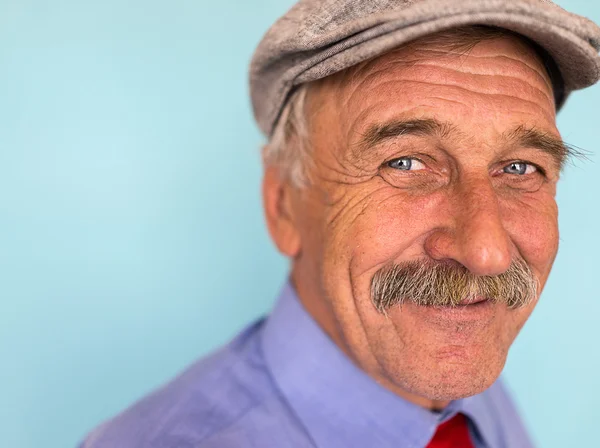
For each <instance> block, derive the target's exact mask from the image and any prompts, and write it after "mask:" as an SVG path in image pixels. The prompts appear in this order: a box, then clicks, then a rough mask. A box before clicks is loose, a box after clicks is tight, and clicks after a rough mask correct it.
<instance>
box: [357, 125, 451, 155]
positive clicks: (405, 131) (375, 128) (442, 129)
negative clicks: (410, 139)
mask: <svg viewBox="0 0 600 448" xmlns="http://www.w3.org/2000/svg"><path fill="white" fill-rule="evenodd" d="M452 131H456V128H455V127H454V126H453V125H451V124H449V123H442V122H440V121H438V120H434V119H432V118H425V119H415V120H406V121H402V120H395V121H391V122H389V123H384V124H374V125H372V126H371V127H369V129H367V131H366V132H365V133H364V134H363V135H362V137H361V139H360V142H359V143H358V147H359V148H360V149H369V148H372V147H374V146H377V145H379V144H380V143H382V142H384V141H386V140H391V139H394V138H397V137H402V136H406V135H417V136H419V137H430V136H437V137H440V138H444V137H446V136H447V135H448V134H449V133H450V132H452Z"/></svg>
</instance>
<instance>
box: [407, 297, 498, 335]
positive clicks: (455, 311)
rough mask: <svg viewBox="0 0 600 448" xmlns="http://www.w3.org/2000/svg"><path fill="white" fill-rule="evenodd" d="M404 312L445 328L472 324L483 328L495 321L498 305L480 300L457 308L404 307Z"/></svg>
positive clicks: (413, 305)
mask: <svg viewBox="0 0 600 448" xmlns="http://www.w3.org/2000/svg"><path fill="white" fill-rule="evenodd" d="M404 307H405V310H406V312H409V313H410V314H413V315H414V316H418V318H420V319H423V321H424V322H428V323H429V324H431V325H434V326H441V327H443V328H446V327H447V326H448V325H450V326H453V325H455V324H458V323H460V324H473V325H477V326H482V325H483V326H484V325H487V324H489V323H490V322H492V321H493V320H494V319H495V316H496V315H497V313H498V311H499V309H498V303H495V302H494V301H492V300H488V299H485V298H483V299H480V300H477V301H473V300H470V301H467V304H459V305H457V306H419V305H415V304H406V305H404Z"/></svg>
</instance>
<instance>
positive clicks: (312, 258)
mask: <svg viewBox="0 0 600 448" xmlns="http://www.w3.org/2000/svg"><path fill="white" fill-rule="evenodd" d="M307 107H308V111H309V117H310V118H309V129H310V145H311V149H310V153H311V156H310V164H309V165H308V175H309V177H310V183H309V185H308V186H306V187H305V188H294V187H292V186H288V185H286V184H285V183H282V182H280V181H278V180H276V179H277V176H276V174H274V173H273V172H270V170H272V168H268V169H267V173H266V176H265V184H264V192H265V206H266V210H267V217H268V221H269V228H270V231H271V234H272V236H273V238H274V240H275V241H276V243H277V245H278V246H279V248H280V249H281V250H282V251H283V252H284V253H286V254H287V255H289V256H290V257H292V259H293V272H292V278H293V281H294V284H295V286H296V289H297V291H298V294H299V296H300V298H301V300H302V302H303V303H304V305H305V307H306V308H307V310H308V311H309V312H310V313H311V315H312V316H313V317H314V318H315V319H316V320H317V322H318V323H319V324H320V326H321V327H322V328H323V329H324V330H325V331H326V332H327V333H328V334H329V335H330V337H331V338H332V339H333V340H334V341H335V342H336V343H337V345H338V346H339V347H340V348H341V349H342V350H343V351H344V352H345V353H346V354H347V355H348V356H349V357H350V358H351V359H352V360H353V361H354V362H355V363H356V364H357V365H358V366H359V367H360V368H362V369H363V370H364V371H366V372H367V373H368V374H369V375H371V376H372V377H373V378H375V379H376V380H377V381H378V382H379V383H380V384H382V385H384V386H385V387H387V388H389V389H391V390H393V391H394V392H396V393H398V394H399V395H401V396H403V397H405V398H408V399H409V400H411V401H413V402H415V403H418V404H421V405H423V406H426V407H433V406H436V405H438V406H443V405H444V403H446V402H447V401H448V400H452V399H456V398H460V397H466V396H471V395H474V394H477V393H479V392H481V391H483V390H485V389H486V388H487V387H489V386H490V385H491V384H492V383H493V382H494V381H495V380H496V378H497V377H498V375H499V374H500V372H501V370H502V368H503V366H504V363H505V360H506V356H507V352H508V349H509V347H510V345H511V344H512V342H513V340H514V338H515V337H516V335H517V333H518V332H519V330H520V329H521V327H522V326H523V324H524V323H525V321H526V320H527V318H528V317H529V315H530V313H531V312H532V310H533V308H534V306H535V304H536V302H537V299H538V295H539V292H540V291H541V289H542V288H543V286H544V284H545V282H546V280H547V278H548V275H549V273H550V270H551V267H552V264H553V261H554V258H555V256H556V252H557V249H558V228H557V207H556V203H555V191H556V183H557V181H558V177H559V172H560V164H561V157H562V156H563V154H562V152H561V143H560V135H559V133H558V130H557V129H556V124H555V108H554V99H553V92H552V86H551V83H550V80H549V78H548V75H547V73H546V71H545V69H544V67H543V65H542V63H541V62H540V60H539V58H538V56H537V55H536V53H535V52H534V50H533V49H531V48H530V47H529V46H527V45H526V44H525V43H524V42H523V41H521V40H520V39H518V38H516V37H510V36H504V37H501V38H497V39H493V40H488V41H483V42H481V43H479V44H477V45H476V46H474V48H472V49H471V50H470V51H469V52H467V53H463V54H458V53H456V52H448V51H447V49H443V48H440V47H438V46H436V45H435V44H433V43H428V44H426V45H425V44H424V45H419V44H415V45H411V46H408V47H404V48H402V49H399V50H397V51H394V52H391V53H388V54H386V55H384V56H381V57H379V58H377V59H374V60H372V61H369V62H366V63H363V64H360V65H359V66H356V67H353V68H352V69H351V70H349V71H346V72H344V73H341V74H338V75H334V76H332V77H329V78H326V79H325V80H322V81H320V82H319V83H317V84H316V85H315V86H313V87H312V88H311V90H310V93H309V97H308V104H307ZM410 263H417V264H419V263H421V264H423V265H425V266H429V265H438V266H451V267H453V268H456V269H460V270H462V271H463V272H466V273H467V274H468V275H470V276H472V277H473V278H480V277H481V278H484V277H485V278H495V277H497V276H501V275H503V274H505V273H506V272H507V271H509V270H510V269H511V265H512V266H514V265H515V264H521V265H523V264H524V265H525V266H526V267H527V268H528V269H529V270H530V273H531V275H533V277H534V278H535V279H536V280H537V283H538V289H537V293H536V294H535V297H533V300H530V301H529V302H526V304H525V305H524V306H519V307H510V306H508V305H507V304H506V303H504V302H502V300H500V301H497V302H494V301H491V300H486V299H490V297H481V296H476V297H464V298H459V299H458V300H459V301H460V300H462V299H465V300H467V301H471V302H475V301H477V302H479V303H477V304H471V305H468V306H465V305H464V304H463V306H458V307H444V306H441V307H432V306H422V305H417V304H416V303H414V302H412V300H411V297H408V298H407V297H405V298H404V301H403V303H402V305H395V306H390V307H389V308H387V309H379V310H378V309H377V307H376V304H375V303H374V298H373V296H372V286H373V281H374V278H377V276H378V275H381V273H382V272H385V271H386V270H389V269H390V268H391V267H393V266H405V265H406V264H409V265H410ZM500 299H502V298H500ZM481 300H483V301H481ZM392 302H393V301H392Z"/></svg>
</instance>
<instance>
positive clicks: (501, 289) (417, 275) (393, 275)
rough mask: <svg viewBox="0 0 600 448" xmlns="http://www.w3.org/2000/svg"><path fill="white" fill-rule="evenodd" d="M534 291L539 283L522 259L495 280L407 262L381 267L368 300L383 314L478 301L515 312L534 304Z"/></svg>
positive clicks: (455, 268) (442, 266)
mask: <svg viewBox="0 0 600 448" xmlns="http://www.w3.org/2000/svg"><path fill="white" fill-rule="evenodd" d="M537 291H538V281H537V279H536V277H535V275H534V274H533V272H532V271H531V268H530V267H529V265H528V264H527V263H526V262H525V261H524V260H522V259H517V260H515V261H513V263H512V264H511V265H510V268H509V269H508V270H507V271H506V272H503V273H502V274H500V275H497V276H476V275H473V274H472V273H471V272H470V271H469V270H468V269H467V268H465V267H464V266H461V265H458V264H450V263H443V262H434V261H410V262H405V263H400V264H392V265H387V266H384V267H383V268H381V269H379V270H378V271H377V272H376V273H375V275H374V276H373V279H372V281H371V300H372V301H373V305H374V306H375V308H376V309H377V311H379V312H380V313H382V314H385V313H386V312H387V311H388V310H389V309H390V308H392V307H394V306H396V305H401V304H403V303H407V302H412V303H415V304H416V305H421V306H450V307H456V306H458V305H459V303H460V302H462V301H463V300H465V299H468V300H477V298H480V297H485V298H486V299H488V300H491V301H494V302H501V303H506V305H507V306H508V307H509V308H511V309H516V308H521V307H524V306H527V305H529V304H530V303H531V302H533V301H534V300H535V299H536V298H537Z"/></svg>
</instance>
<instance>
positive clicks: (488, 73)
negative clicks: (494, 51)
mask: <svg viewBox="0 0 600 448" xmlns="http://www.w3.org/2000/svg"><path fill="white" fill-rule="evenodd" d="M496 58H497V57H494V58H491V57H490V58H489V59H496ZM480 59H488V58H487V57H481V58H480ZM512 61H513V62H516V63H517V64H520V65H522V66H523V67H524V68H525V70H527V71H528V72H529V73H531V72H533V73H532V74H535V76H536V78H539V80H540V81H542V82H543V84H544V86H545V87H547V89H542V88H540V87H539V86H536V84H537V82H532V81H528V80H526V79H524V76H519V74H518V73H515V70H508V69H506V68H505V70H503V71H505V73H502V71H499V70H496V71H495V70H493V69H492V68H493V67H494V66H496V67H497V66H498V65H497V64H486V65H483V66H482V68H483V70H477V69H473V68H472V67H467V66H466V64H462V65H461V66H460V67H458V68H455V67H448V66H446V65H443V64H437V63H435V62H433V63H432V62H428V61H423V62H418V63H417V64H415V67H417V66H424V67H435V68H439V69H442V70H449V71H454V72H457V73H464V74H469V75H474V76H482V77H498V78H503V79H512V80H515V81H520V82H522V83H524V84H526V85H527V86H529V87H531V88H533V89H535V90H537V91H539V92H540V93H541V94H542V95H543V96H544V97H547V98H548V99H549V100H550V101H551V102H552V103H554V93H553V92H554V91H553V89H552V85H551V84H549V81H548V80H547V79H546V78H544V77H543V76H542V75H541V74H540V73H539V72H537V71H536V70H534V69H532V68H531V67H530V66H528V65H527V64H524V63H522V62H520V61H519V60H516V59H514V60H512ZM523 67H522V68H523ZM487 68H490V70H486V69H487ZM503 68H504V67H503Z"/></svg>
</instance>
